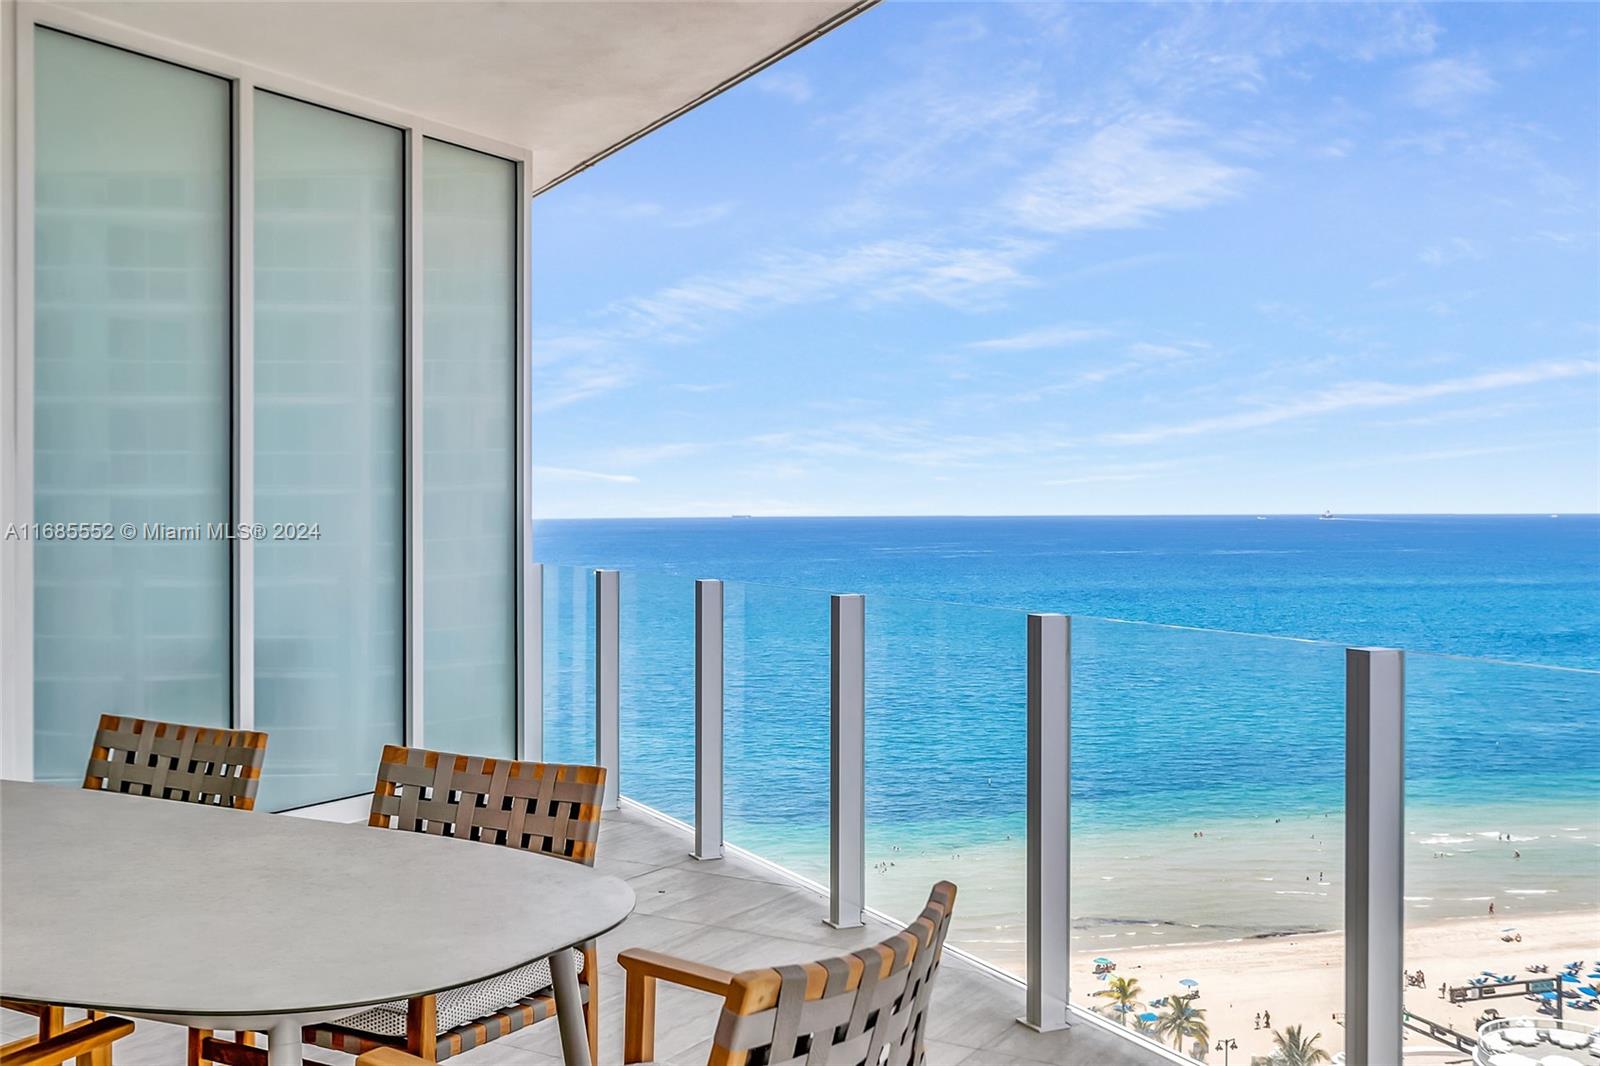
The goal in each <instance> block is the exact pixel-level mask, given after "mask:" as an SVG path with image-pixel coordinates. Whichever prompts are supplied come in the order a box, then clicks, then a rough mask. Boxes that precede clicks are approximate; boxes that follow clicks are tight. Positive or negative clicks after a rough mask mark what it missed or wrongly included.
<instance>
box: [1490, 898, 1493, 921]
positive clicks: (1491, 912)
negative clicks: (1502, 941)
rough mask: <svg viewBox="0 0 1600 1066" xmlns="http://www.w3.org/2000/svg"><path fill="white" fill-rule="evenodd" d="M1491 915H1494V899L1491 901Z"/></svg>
mask: <svg viewBox="0 0 1600 1066" xmlns="http://www.w3.org/2000/svg"><path fill="white" fill-rule="evenodd" d="M1489 917H1491V918H1493V917H1494V900H1490V901H1489Z"/></svg>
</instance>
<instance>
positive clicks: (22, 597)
mask: <svg viewBox="0 0 1600 1066" xmlns="http://www.w3.org/2000/svg"><path fill="white" fill-rule="evenodd" d="M3 8H4V10H0V58H3V59H4V60H5V68H6V70H5V73H4V75H3V77H0V123H3V124H4V130H3V132H4V133H5V134H6V135H5V137H4V143H5V147H6V155H5V157H4V158H3V159H0V168H3V170H0V172H3V173H4V174H5V176H6V177H7V179H9V180H7V181H6V182H5V183H4V184H5V185H6V186H8V189H7V191H6V193H5V201H4V204H3V205H0V206H3V210H0V244H3V253H4V254H3V256H0V291H3V303H0V344H3V351H0V531H3V530H4V528H5V527H6V526H8V525H11V524H13V523H14V524H16V525H18V526H21V525H25V524H27V523H30V522H32V521H33V514H34V508H33V461H34V455H33V399H34V396H33V369H34V368H33V358H34V351H33V329H34V322H33V318H34V316H33V306H34V289H33V285H34V278H33V274H34V270H33V254H34V247H33V241H34V211H33V191H34V107H33V90H34V63H33V56H34V39H35V36H36V30H38V29H40V28H43V29H50V30H59V31H61V32H64V33H69V34H73V35H74V36H78V37H83V38H86V39H88V40H91V41H95V42H97V43H100V44H106V45H110V46H112V47H116V48H122V49H125V50H127V51H129V52H133V53H135V54H138V55H143V56H147V57H149V58H151V59H157V60H163V61H165V62H168V63H173V64H176V65H178V66H183V67H188V68H190V69H192V70H196V71H199V72H201V73H205V74H210V75H213V76H215V77H218V78H221V79H223V80H225V81H227V82H229V83H230V85H231V89H232V97H233V124H232V146H231V147H232V159H233V176H232V182H233V189H232V192H233V210H232V220H231V225H232V234H231V239H232V256H231V258H232V268H233V278H232V307H231V312H232V370H231V376H232V397H231V401H232V424H233V441H232V456H231V471H232V490H231V491H232V496H233V499H232V504H233V511H234V513H233V515H232V516H231V517H232V520H233V521H235V522H241V521H250V520H251V519H252V517H253V507H254V501H253V497H254V485H253V477H252V472H253V470H254V466H255V454H254V432H253V425H254V422H253V414H254V406H255V393H254V351H253V347H254V343H253V319H252V315H253V303H254V290H255V284H254V280H255V279H254V258H255V257H254V248H253V244H254V230H255V225H254V206H255V203H254V202H255V196H254V192H255V190H254V188H253V184H254V155H253V151H254V126H255V123H254V114H255V90H257V89H262V90H266V91H269V92H273V93H277V94H279V95H282V96H286V97H290V98H292V99H296V100H300V101H304V102H305V103H308V104H315V105H317V106H320V107H326V108H330V109H332V110H335V111H341V112H344V113H346V114H349V115H352V116H355V117H357V118H362V119H366V120H369V121H373V122H379V123H382V124H384V125H387V126H390V127H392V128H395V129H398V130H400V131H401V133H402V135H403V137H404V143H405V190H406V192H405V218H404V227H405V252H404V256H405V262H404V266H403V278H404V299H405V309H404V316H405V349H404V376H405V473H404V495H405V518H404V523H405V538H406V540H405V543H406V549H405V608H404V609H405V626H404V629H405V652H404V654H405V692H406V696H405V701H406V705H405V715H404V721H405V741H406V743H407V744H410V745H421V744H424V743H425V742H426V736H427V727H426V722H427V716H426V710H425V708H424V706H423V698H422V695H423V684H422V681H423V677H422V670H423V643H422V642H423V624H422V623H423V614H422V612H423V595H422V593H423V578H424V565H425V563H424V559H423V540H422V534H423V524H422V519H423V515H422V500H423V496H422V492H423V462H422V458H423V450H422V449H423V440H422V425H423V420H422V410H423V395H422V382H423V374H422V360H423V350H422V349H423V338H422V276H423V275H422V260H421V257H422V190H421V181H420V180H419V179H420V175H421V161H422V141H423V138H432V139H434V140H438V141H444V142H447V143H450V144H455V145H459V146H461V147H463V148H470V149H472V150H474V151H478V152H482V153H484V154H486V155H490V156H495V157H497V158H500V159H504V160H506V161H508V162H510V163H512V164H514V165H515V166H516V182H517V188H518V190H519V195H518V197H517V210H516V228H517V233H516V280H515V285H516V293H515V298H516V382H515V387H516V390H517V419H516V423H517V424H516V449H517V477H516V488H515V495H516V500H515V510H516V519H515V521H516V525H517V528H516V537H517V542H516V561H515V566H516V584H517V587H516V590H515V593H514V595H515V602H516V627H517V631H516V646H517V663H516V672H517V706H516V712H515V713H516V749H515V753H521V752H526V751H538V750H539V748H540V743H539V741H540V734H541V732H542V719H543V715H542V703H543V700H542V693H541V691H540V688H541V684H540V682H541V678H540V670H539V665H540V664H539V659H540V656H539V654H538V649H537V647H535V646H534V644H533V640H534V638H535V635H536V634H537V633H538V631H539V626H538V621H539V619H538V618H537V617H536V615H535V613H534V612H535V611H538V610H540V609H541V605H540V604H538V603H537V602H535V599H534V595H535V592H536V589H537V582H536V581H534V580H533V579H532V575H531V574H530V566H531V562H532V543H533V516H532V509H531V489H532V465H531V464H532V439H531V397H530V387H531V382H530V380H529V374H530V365H529V354H530V326H529V310H528V298H529V293H528V255H529V247H528V211H529V203H530V200H531V198H532V192H533V190H532V185H531V178H530V175H531V171H532V152H531V151H530V150H528V149H527V148H524V147H521V146H518V145H513V144H508V143H506V142H503V141H499V140H495V139H493V138H489V137H484V136H481V135H479V134H476V133H473V132H472V131H470V130H464V129H460V128H458V127H455V126H451V125H447V124H445V123H440V122H435V121H433V120H432V119H429V118H427V117H425V116H422V115H417V114H413V113H410V112H406V111H401V110H398V109H396V108H392V107H388V106H386V105H384V104H382V103H380V102H378V101H374V100H369V99H366V98H364V97H360V96H356V95H352V94H350V93H345V92H340V91H338V90H336V89H330V88H328V87H326V86H323V85H319V84H317V83H315V82H310V81H306V80H304V79H300V78H295V77H291V76H289V75H285V74H281V73H279V72H277V71H273V70H268V69H266V68H263V67H258V66H255V65H253V64H250V63H247V62H245V61H243V60H239V59H235V58H233V57H230V56H227V55H222V54H220V53H217V52H213V51H209V50H206V49H201V48H196V47H193V46H191V45H186V44H183V43H182V42H179V41H175V40H172V39H169V38H166V37H161V36H158V35H154V34H149V33H144V32H142V31H139V30H134V29H131V28H129V27H126V26H123V25H121V24H119V23H116V22H112V21H108V20H105V19H101V18H98V17H96V16H93V15H87V14H84V13H83V12H80V11H75V10H69V9H65V8H61V7H57V6H55V5H54V4H49V3H41V2H38V0H19V2H17V3H12V4H5V5H3ZM251 554H252V553H251V550H250V545H249V542H248V541H238V540H236V541H234V542H233V564H232V569H233V574H232V582H233V587H232V630H233V632H232V652H233V664H232V666H233V681H232V697H233V698H232V706H231V708H230V712H229V713H230V719H231V721H232V723H233V725H234V727H235V728H241V729H248V728H251V727H253V725H254V722H255V705H254V704H255V699H254V696H255V661H254V660H255V656H254V649H255V618H254V615H255V610H254V568H253V565H252V564H253V560H252V557H251ZM33 732H34V706H33V548H32V544H31V542H29V541H25V540H3V539H0V777H6V778H12V779H18V780H32V778H33ZM374 758H376V755H374Z"/></svg>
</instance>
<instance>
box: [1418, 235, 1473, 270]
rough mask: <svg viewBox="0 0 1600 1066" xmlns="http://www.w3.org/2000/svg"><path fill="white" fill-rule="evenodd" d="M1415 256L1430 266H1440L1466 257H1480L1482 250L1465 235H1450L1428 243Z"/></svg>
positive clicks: (1457, 261)
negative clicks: (1440, 240) (1445, 239)
mask: <svg viewBox="0 0 1600 1066" xmlns="http://www.w3.org/2000/svg"><path fill="white" fill-rule="evenodd" d="M1417 258H1418V259H1419V260H1421V261H1422V262H1424V263H1426V264H1428V265H1429V266H1431V267H1440V266H1445V265H1446V264H1448V263H1459V262H1461V261H1463V260H1467V259H1482V258H1483V251H1482V249H1480V248H1479V247H1478V246H1477V245H1476V244H1473V243H1472V242H1471V241H1469V240H1467V239H1466V238H1465V237H1451V238H1450V239H1449V240H1448V241H1444V242H1443V243H1441V244H1430V245H1428V247H1426V248H1424V249H1423V250H1422V251H1420V252H1418V253H1417Z"/></svg>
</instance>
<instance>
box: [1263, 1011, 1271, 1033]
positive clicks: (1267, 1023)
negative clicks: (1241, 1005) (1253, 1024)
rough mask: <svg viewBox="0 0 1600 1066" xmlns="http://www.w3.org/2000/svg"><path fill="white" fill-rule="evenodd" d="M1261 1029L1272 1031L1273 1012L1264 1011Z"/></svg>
mask: <svg viewBox="0 0 1600 1066" xmlns="http://www.w3.org/2000/svg"><path fill="white" fill-rule="evenodd" d="M1261 1028H1263V1029H1271V1028H1272V1012H1271V1011H1269V1010H1264V1011H1262V1012H1261Z"/></svg>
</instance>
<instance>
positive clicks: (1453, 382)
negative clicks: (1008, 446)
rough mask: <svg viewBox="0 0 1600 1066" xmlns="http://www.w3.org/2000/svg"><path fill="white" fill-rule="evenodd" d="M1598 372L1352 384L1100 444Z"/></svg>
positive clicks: (1557, 368) (1148, 440)
mask: <svg viewBox="0 0 1600 1066" xmlns="http://www.w3.org/2000/svg"><path fill="white" fill-rule="evenodd" d="M1596 373H1600V361H1596V360H1593V359H1571V360H1565V361H1558V360H1552V361H1546V362H1542V363H1532V364H1529V365H1528V366H1522V367H1515V368H1512V369H1510V370H1494V371H1488V372H1486V373H1482V374H1475V375H1472V376H1471V377H1464V378H1451V379H1449V380H1446V381H1434V382H1423V383H1419V384H1410V385H1397V384H1393V383H1390V382H1383V381H1353V382H1349V383H1346V384H1343V385H1336V386H1334V387H1333V388H1331V389H1326V390H1323V391H1321V392H1317V393H1313V394H1312V395H1310V396H1307V397H1304V398H1301V399H1292V400H1285V401H1282V402H1279V403H1275V404H1268V405H1265V406H1262V407H1258V408H1254V409H1251V410H1247V411H1237V412H1235V413H1233V414H1228V415H1218V416H1216V417H1212V418H1200V419H1195V420H1194V421H1191V422H1179V423H1176V424H1174V425H1169V426H1150V427H1147V428H1145V429H1140V430H1133V431H1131V432H1127V433H1109V434H1106V435H1105V436H1103V437H1102V438H1101V441H1102V442H1103V443H1106V444H1154V443H1156V442H1159V441H1164V440H1172V439H1174V438H1177V437H1197V436H1202V435H1206V434H1211V433H1227V432H1233V431H1236V430H1247V429H1260V428H1262V427H1264V426H1273V425H1278V424H1280V423H1283V422H1291V421H1295V420H1297V419H1302V418H1315V417H1318V416H1321V415H1327V414H1333V413H1334V412H1337V411H1348V410H1362V409H1370V408H1379V407H1399V406H1403V405H1405V404H1412V403H1420V402H1422V401H1424V400H1432V399H1437V398H1439V397H1441V396H1459V395H1462V394H1466V393H1474V392H1492V391H1497V390H1500V389H1508V388H1515V387H1517V386H1520V385H1535V384H1538V383H1539V382H1543V381H1555V380H1558V379H1562V378H1574V377H1585V376H1593V375H1595V374H1596Z"/></svg>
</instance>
